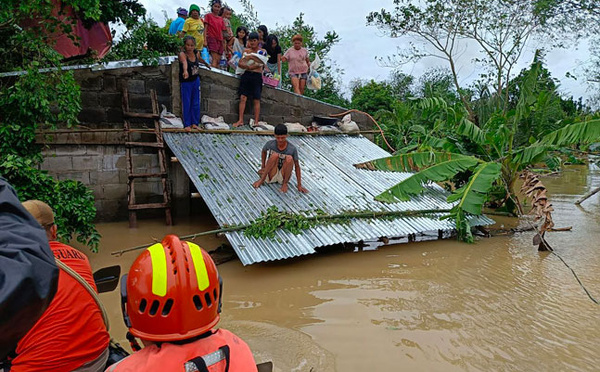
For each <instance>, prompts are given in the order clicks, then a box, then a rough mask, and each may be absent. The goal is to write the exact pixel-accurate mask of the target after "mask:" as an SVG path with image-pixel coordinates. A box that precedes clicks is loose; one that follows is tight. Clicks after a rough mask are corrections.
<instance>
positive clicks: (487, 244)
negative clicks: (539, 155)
mask: <svg viewBox="0 0 600 372" xmlns="http://www.w3.org/2000/svg"><path fill="white" fill-rule="evenodd" d="M543 182H544V183H545V185H546V187H547V188H548V190H549V195H550V199H551V202H552V203H553V204H554V207H555V208H556V211H555V212H554V219H555V222H556V225H557V227H563V226H573V230H572V231H571V232H556V233H551V234H549V235H548V238H547V239H548V241H549V242H550V244H551V245H552V247H554V249H555V250H556V252H557V253H558V254H559V255H560V256H561V257H562V258H563V259H564V260H565V261H566V262H567V263H568V264H569V265H570V266H571V267H572V268H573V270H575V272H576V273H577V274H578V275H579V277H580V279H581V281H582V282H583V283H584V285H585V286H586V288H587V289H588V290H589V291H590V293H591V294H592V296H594V297H595V298H596V299H600V281H599V280H598V278H599V277H600V252H599V251H598V246H599V245H598V243H599V242H600V224H599V222H600V221H599V220H600V196H598V195H597V196H594V197H592V198H591V199H589V200H587V201H586V202H584V203H583V206H582V207H581V208H579V207H577V206H575V205H574V204H573V202H574V201H575V200H576V199H577V198H578V197H579V196H581V195H583V194H584V193H585V192H586V191H587V190H588V189H589V188H591V187H595V186H598V185H600V171H599V170H597V168H593V167H592V168H589V169H588V168H587V167H582V166H580V167H570V168H568V169H567V170H566V171H565V172H564V173H563V174H562V175H560V176H559V177H544V178H543ZM176 222H177V225H176V226H173V227H170V228H169V227H165V226H164V225H163V221H162V219H157V220H141V221H140V223H139V225H140V227H139V228H138V229H133V230H130V229H128V227H127V222H118V223H106V224H99V225H98V228H99V230H100V232H101V233H102V235H103V238H102V242H101V247H100V249H101V253H99V254H91V253H90V254H89V256H90V257H91V262H92V266H93V267H94V269H98V268H100V267H103V266H107V265H111V264H120V265H121V266H122V268H123V270H124V271H126V270H128V268H129V266H130V265H131V262H132V261H133V260H134V259H135V257H136V255H137V254H135V253H128V254H125V255H123V256H122V257H118V258H117V257H113V256H111V255H110V252H112V251H116V250H119V249H122V248H127V247H131V246H135V245H138V244H142V243H146V242H150V241H151V239H150V237H155V238H159V239H160V238H161V237H162V236H163V235H165V234H167V233H175V234H188V233H194V232H198V231H204V230H209V229H212V228H215V227H216V223H215V222H214V220H212V219H210V218H207V217H193V218H190V219H189V220H181V219H178V220H177V221H176ZM531 240H532V234H531V233H530V232H525V233H521V234H518V235H515V236H512V237H496V238H491V239H481V240H479V241H477V242H476V243H475V244H471V245H469V244H463V243H458V242H456V241H453V240H445V241H430V242H421V243H413V244H399V245H392V246H386V247H381V248H379V249H377V250H370V251H369V250H367V251H362V252H336V253H328V254H317V255H312V256H307V257H301V258H298V259H293V260H288V261H285V262H273V263H267V264H258V265H252V266H248V267H244V266H242V264H241V263H240V262H239V261H237V260H235V261H231V262H228V263H225V264H222V265H220V266H219V271H220V273H221V275H222V277H223V280H224V300H223V317H222V321H221V323H220V326H221V327H223V328H227V329H230V330H232V331H233V332H235V333H237V334H239V335H240V336H241V337H242V338H244V339H245V340H246V341H247V342H248V344H249V345H250V347H251V348H252V350H253V352H254V354H255V358H256V360H257V362H262V361H267V360H272V361H273V362H274V364H275V367H276V370H277V371H344V372H345V371H597V370H599V369H600V353H599V352H598V345H600V319H599V315H600V306H598V305H596V304H594V303H593V302H592V301H591V300H590V299H589V298H588V297H587V296H586V294H585V293H584V291H583V290H582V288H581V287H580V286H579V284H578V283H577V281H576V279H575V278H574V277H573V275H572V273H571V272H570V270H569V269H568V268H567V267H566V266H565V265H564V264H563V263H562V262H561V261H560V260H559V259H558V258H557V257H556V256H554V255H550V254H548V253H540V252H538V251H537V249H536V247H534V246H533V245H532V243H531ZM223 242H225V240H223V239H219V238H216V237H209V238H204V239H203V240H202V241H201V242H200V244H201V245H202V246H204V247H205V248H208V249H214V248H216V247H217V246H219V245H220V244H221V243H223ZM101 298H102V300H103V302H105V304H106V305H107V308H108V311H109V313H110V317H111V320H112V323H111V325H112V328H111V335H112V336H113V337H114V338H115V339H117V340H119V341H120V342H121V343H122V344H126V343H127V342H126V341H125V327H124V325H123V321H122V319H121V313H120V305H119V298H118V293H117V292H116V291H115V292H112V293H108V294H102V295H101Z"/></svg>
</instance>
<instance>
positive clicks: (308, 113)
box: [38, 63, 370, 220]
mask: <svg viewBox="0 0 600 372" xmlns="http://www.w3.org/2000/svg"><path fill="white" fill-rule="evenodd" d="M178 73H179V66H178V64H177V63H175V64H171V65H162V66H156V67H129V68H119V69H111V70H102V71H91V70H90V69H89V68H87V69H79V70H75V78H76V80H77V81H78V82H79V83H80V85H81V99H82V110H81V113H80V115H79V120H80V121H81V126H82V127H81V132H75V133H73V132H69V133H53V134H52V135H51V136H44V135H40V136H39V137H38V142H39V143H43V144H45V145H46V146H45V150H44V162H43V164H42V168H43V169H45V170H47V171H48V172H49V173H50V174H52V175H54V176H56V177H57V178H58V179H75V180H79V181H81V182H83V183H84V184H86V185H88V186H90V187H91V188H92V189H93V190H94V195H95V197H96V207H97V209H98V219H99V220H115V219H125V218H127V170H126V169H127V168H126V157H125V146H124V143H125V136H124V134H123V132H121V131H120V130H121V129H122V128H123V116H122V107H121V104H122V89H123V87H127V88H128V92H129V98H130V110H131V111H134V112H151V107H152V106H151V101H150V90H151V89H154V90H156V92H157V96H158V101H159V104H164V105H165V106H166V107H167V109H168V110H169V111H171V112H174V113H175V114H178V115H179V114H180V112H181V109H180V95H179V78H178ZM201 84H202V85H201V100H202V114H208V115H210V116H213V117H216V116H223V117H224V118H225V121H226V122H228V123H232V122H234V121H236V120H237V115H238V104H239V99H238V96H237V88H238V85H239V79H238V78H237V77H235V76H233V75H231V74H227V73H222V72H220V71H208V70H205V69H203V70H201ZM342 111H344V109H343V108H340V107H336V106H332V105H328V104H325V103H322V102H319V101H316V100H312V99H309V98H306V97H302V96H298V95H296V94H294V93H290V92H287V91H283V90H278V89H274V88H271V87H264V89H263V99H262V106H261V120H265V121H267V122H269V123H271V124H278V123H282V122H300V123H302V124H304V125H309V124H310V122H311V121H312V117H313V115H318V116H327V115H329V114H331V113H339V112H342ZM251 116H252V108H251V107H250V104H249V105H248V107H247V108H246V116H245V121H246V123H248V121H249V119H250V117H251ZM353 116H354V119H355V121H357V123H359V126H360V127H361V128H363V129H370V124H369V123H368V121H367V119H366V118H365V117H360V116H358V115H353ZM151 124H152V123H151V122H150V123H148V125H151ZM102 130H109V131H102ZM137 140H150V139H149V138H141V137H138V138H137ZM136 151H137V153H136V155H135V156H134V168H135V171H136V172H139V173H141V172H144V173H148V172H157V171H158V157H157V156H156V152H155V151H153V150H152V149H149V150H144V149H136ZM169 178H170V181H171V190H172V192H173V197H174V199H173V202H174V213H175V215H177V214H185V213H188V212H189V195H190V191H192V190H190V183H189V180H188V179H187V176H186V175H185V173H184V172H183V170H182V168H181V166H180V165H179V164H178V163H172V164H169ZM136 191H137V192H136V197H137V202H138V203H143V202H151V201H159V200H162V190H161V186H160V181H158V180H156V179H150V180H137V181H136ZM157 213H158V214H160V213H162V212H161V211H149V212H140V213H139V214H140V216H142V217H143V216H144V215H145V214H153V215H156V214H157Z"/></svg>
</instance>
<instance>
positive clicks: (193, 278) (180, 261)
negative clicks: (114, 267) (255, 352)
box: [107, 235, 257, 372]
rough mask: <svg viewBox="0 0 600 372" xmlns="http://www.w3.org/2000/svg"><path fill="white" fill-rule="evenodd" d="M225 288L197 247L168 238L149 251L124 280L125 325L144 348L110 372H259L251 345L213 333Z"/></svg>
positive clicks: (220, 331) (221, 331)
mask: <svg viewBox="0 0 600 372" xmlns="http://www.w3.org/2000/svg"><path fill="white" fill-rule="evenodd" d="M222 288H223V285H222V281H221V277H220V276H219V273H218V272H217V267H216V265H215V263H214V262H213V260H212V258H211V257H210V255H209V254H208V253H206V251H204V250H203V249H202V248H200V247H199V246H197V245H196V244H194V243H190V242H182V241H180V240H179V238H178V237H176V236H175V235H167V236H166V237H165V238H164V239H163V241H162V242H161V243H157V244H154V245H153V246H151V247H149V248H148V249H146V251H144V252H143V253H142V254H140V256H139V257H138V258H137V259H136V260H135V262H134V263H133V265H131V269H130V270H129V274H128V275H125V276H124V277H123V278H122V279H121V304H122V308H123V318H124V320H125V324H126V325H127V327H128V328H129V332H130V333H131V335H132V336H134V337H137V338H140V339H141V340H142V343H143V344H144V346H145V347H144V348H143V349H141V350H139V351H136V352H135V353H133V354H132V355H130V356H128V357H127V358H125V359H123V360H121V361H120V362H118V363H116V364H113V365H112V366H111V367H110V368H108V369H107V371H148V372H152V371H160V372H165V371H206V372H208V371H209V370H210V371H230V372H236V371H256V370H257V367H256V363H255V362H254V358H253V356H252V352H251V351H250V348H249V347H248V345H247V344H246V343H245V342H244V341H243V340H242V339H240V338H239V337H237V336H236V335H234V334H233V333H231V332H229V331H227V330H224V329H214V327H215V326H216V325H217V323H218V322H219V319H220V318H219V313H220V312H221V299H222ZM128 338H130V340H132V339H133V337H129V335H128Z"/></svg>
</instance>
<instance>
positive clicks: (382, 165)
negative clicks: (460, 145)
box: [354, 151, 467, 172]
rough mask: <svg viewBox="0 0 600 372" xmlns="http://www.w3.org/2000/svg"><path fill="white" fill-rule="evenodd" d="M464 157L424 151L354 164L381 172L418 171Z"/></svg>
mask: <svg viewBox="0 0 600 372" xmlns="http://www.w3.org/2000/svg"><path fill="white" fill-rule="evenodd" d="M464 157H467V156H466V155H462V154H455V153H449V152H439V151H426V152H412V153H410V154H396V155H392V156H388V157H385V158H379V159H375V160H371V161H367V162H364V163H360V164H355V165H354V166H355V167H357V168H366V169H370V170H376V169H377V170H383V171H393V172H410V171H419V170H421V169H423V168H427V167H429V166H430V165H432V164H436V163H440V162H443V161H446V160H451V159H457V158H464Z"/></svg>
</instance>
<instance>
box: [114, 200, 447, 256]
mask: <svg viewBox="0 0 600 372" xmlns="http://www.w3.org/2000/svg"><path fill="white" fill-rule="evenodd" d="M448 212H450V210H449V209H427V210H418V211H384V212H372V211H366V212H347V213H341V214H335V215H333V214H318V215H315V216H310V217H305V220H307V221H319V220H328V221H334V220H338V219H339V220H345V219H349V218H380V217H419V216H428V215H432V214H439V213H448ZM282 222H283V221H282ZM253 225H254V223H249V224H245V225H238V226H229V227H223V228H220V229H216V230H209V231H203V232H199V233H196V234H190V235H183V236H180V237H179V239H181V240H183V239H190V240H194V239H196V238H197V237H199V236H205V235H212V234H219V233H224V232H231V231H240V230H245V229H247V228H249V227H251V226H253ZM281 227H282V226H280V228H281ZM152 244H155V243H154V242H153V243H149V244H142V245H138V246H136V247H132V248H127V249H122V250H120V251H115V252H111V255H113V256H117V257H119V256H121V255H122V254H123V253H128V252H132V251H136V250H139V249H144V248H147V247H149V246H151V245H152Z"/></svg>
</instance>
